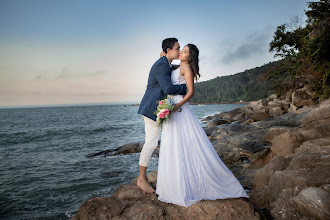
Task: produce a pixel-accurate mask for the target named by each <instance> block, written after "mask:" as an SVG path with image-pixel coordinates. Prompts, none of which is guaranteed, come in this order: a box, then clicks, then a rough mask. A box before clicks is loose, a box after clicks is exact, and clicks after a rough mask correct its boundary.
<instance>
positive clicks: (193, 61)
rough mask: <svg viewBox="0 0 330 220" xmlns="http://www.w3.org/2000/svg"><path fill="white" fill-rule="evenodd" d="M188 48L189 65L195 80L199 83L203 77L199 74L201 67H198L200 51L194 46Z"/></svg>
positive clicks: (189, 45)
mask: <svg viewBox="0 0 330 220" xmlns="http://www.w3.org/2000/svg"><path fill="white" fill-rule="evenodd" d="M187 46H188V47H189V64H190V66H191V69H192V72H193V74H194V79H195V80H196V81H197V80H198V79H199V77H200V76H201V75H200V74H199V66H198V61H199V58H198V56H199V50H198V48H197V47H196V46H195V45H194V44H187Z"/></svg>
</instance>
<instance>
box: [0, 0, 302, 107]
mask: <svg viewBox="0 0 330 220" xmlns="http://www.w3.org/2000/svg"><path fill="white" fill-rule="evenodd" d="M307 9H308V7H307V1H305V0H249V1H246V0H236V1H228V0H226V1H224V0H214V1H213V0H204V1H202V0H200V1H195V0H190V1H180V0H176V1H166V0H162V1H159V0H139V1H133V0H132V1H130V0H126V1H120V0H93V1H92V0H53V1H51V0H29V1H26V0H0V107H5V106H33V105H57V104H78V103H79V104H80V103H109V102H121V103H125V102H126V103H139V102H140V100H141V99H142V96H143V94H144V92H145V89H146V85H147V80H148V75H149V71H150V68H151V66H152V64H153V63H154V62H155V61H156V60H157V59H158V58H159V54H160V52H161V50H162V49H161V43H162V40H163V39H165V38H168V37H176V38H178V39H179V43H180V45H181V49H182V48H183V46H184V45H186V44H187V43H193V44H195V45H196V46H197V47H198V48H199V51H200V57H199V58H200V60H199V66H200V74H201V78H200V80H199V81H206V80H210V79H213V78H215V77H217V76H224V75H232V74H235V73H238V72H243V71H244V70H246V69H251V68H255V67H258V66H262V65H263V64H266V63H268V62H271V61H274V60H276V59H275V58H274V57H273V55H274V54H272V53H269V51H268V49H269V43H270V42H271V40H272V38H273V34H274V31H275V29H276V27H277V26H279V25H281V24H284V23H288V22H290V20H291V19H292V18H293V17H295V16H299V17H301V18H303V20H305V17H304V10H307ZM174 63H176V64H178V63H179V62H178V61H174Z"/></svg>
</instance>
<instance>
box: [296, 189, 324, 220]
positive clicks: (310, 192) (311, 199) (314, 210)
mask: <svg viewBox="0 0 330 220" xmlns="http://www.w3.org/2000/svg"><path fill="white" fill-rule="evenodd" d="M293 201H294V202H295V205H296V207H297V209H298V210H299V211H300V212H301V213H303V214H304V215H307V216H312V217H314V218H315V219H330V184H325V185H322V186H321V187H318V188H317V187H309V188H305V189H303V190H302V191H301V192H300V193H299V194H298V195H297V196H295V197H293Z"/></svg>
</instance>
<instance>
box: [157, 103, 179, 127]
mask: <svg viewBox="0 0 330 220" xmlns="http://www.w3.org/2000/svg"><path fill="white" fill-rule="evenodd" d="M157 103H158V106H157V109H156V111H155V112H154V114H155V115H157V119H156V122H157V123H158V125H159V126H163V123H164V122H165V121H166V120H168V119H170V115H171V112H172V111H173V109H174V107H175V102H174V100H173V99H172V98H165V99H163V100H160V101H157Z"/></svg>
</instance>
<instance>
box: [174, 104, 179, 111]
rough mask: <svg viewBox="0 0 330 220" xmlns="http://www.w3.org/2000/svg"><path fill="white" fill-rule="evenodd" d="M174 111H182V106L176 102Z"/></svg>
mask: <svg viewBox="0 0 330 220" xmlns="http://www.w3.org/2000/svg"><path fill="white" fill-rule="evenodd" d="M173 111H174V112H181V108H180V107H179V106H178V105H177V104H176V105H175V107H174V109H173Z"/></svg>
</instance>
